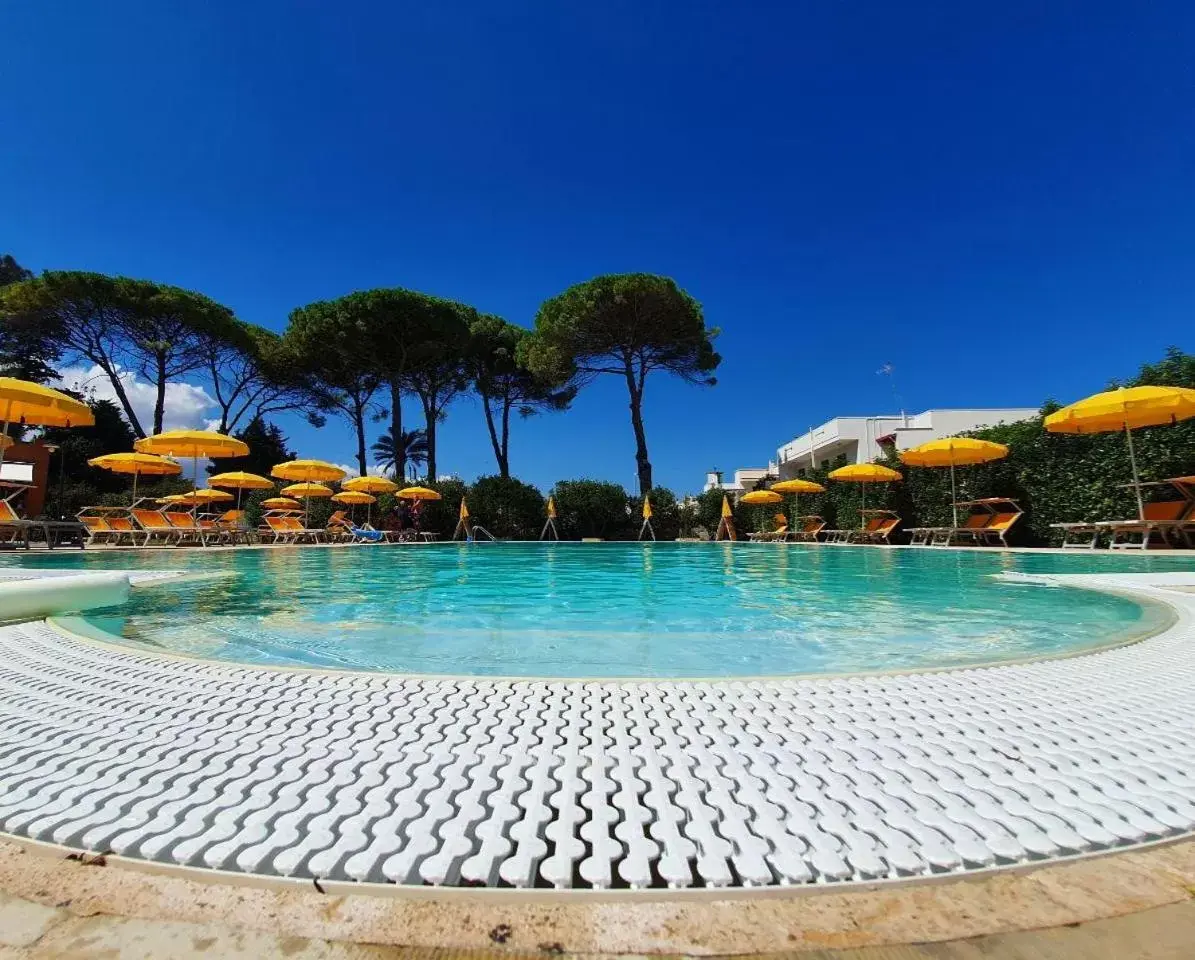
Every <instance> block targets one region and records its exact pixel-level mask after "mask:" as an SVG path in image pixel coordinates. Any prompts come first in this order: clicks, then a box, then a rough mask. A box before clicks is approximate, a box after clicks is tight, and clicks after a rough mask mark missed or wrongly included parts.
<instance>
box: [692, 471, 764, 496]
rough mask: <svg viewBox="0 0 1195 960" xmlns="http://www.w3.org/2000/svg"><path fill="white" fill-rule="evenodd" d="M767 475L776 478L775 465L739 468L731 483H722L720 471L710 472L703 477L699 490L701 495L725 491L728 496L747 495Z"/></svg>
mask: <svg viewBox="0 0 1195 960" xmlns="http://www.w3.org/2000/svg"><path fill="white" fill-rule="evenodd" d="M769 474H771V476H773V477H774V476H776V464H774V463H770V464H768V465H767V466H766V467H741V468H740V469H738V470H736V471H735V472H734V480H732V481H724V480H723V479H722V471H721V470H711V471H710V472H709V473H707V474H706V475H705V486H704V487H702V488H701V490H702V492H703V493H704V492H705V491H707V490H725V491H726V492H727V493H730V494H739V493H747V492H748V491H750V490H754V489H755V488H756V487H758V486H759V485H760V484H761V483H763V481H764V478H765V477H767V476H768V475H769Z"/></svg>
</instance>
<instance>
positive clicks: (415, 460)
mask: <svg viewBox="0 0 1195 960" xmlns="http://www.w3.org/2000/svg"><path fill="white" fill-rule="evenodd" d="M370 449H371V450H372V451H373V455H374V456H375V457H377V459H378V464H379V465H380V466H381V467H382V468H383V469H384V470H387V471H389V472H390V473H391V475H393V476H395V477H397V479H398V482H399V483H402V482H403V477H402V476H401V475H399V473H398V465H399V464H400V463H401V464H411V465H413V466H419V465H421V464H425V463H427V431H426V430H404V431H403V432H402V433H401V434H399V442H398V443H397V444H396V443H395V442H394V438H393V437H392V436H391V435H390V434H389V433H383V434H382V435H381V436H380V437H378V439H377V440H376V441H374V444H373V446H372V447H371V448H370Z"/></svg>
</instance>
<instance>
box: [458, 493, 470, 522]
mask: <svg viewBox="0 0 1195 960" xmlns="http://www.w3.org/2000/svg"><path fill="white" fill-rule="evenodd" d="M457 518H458V519H460V520H468V519H469V508H468V507H467V506H465V498H464V497H461V511H460V513H459V514H458V515H457Z"/></svg>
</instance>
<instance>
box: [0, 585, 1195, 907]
mask: <svg viewBox="0 0 1195 960" xmlns="http://www.w3.org/2000/svg"><path fill="white" fill-rule="evenodd" d="M1086 579H1088V580H1093V581H1094V580H1098V579H1099V578H1094V577H1093V578H1086ZM1174 596H1175V597H1177V598H1179V599H1176V601H1175V602H1176V603H1178V604H1181V603H1183V602H1189V601H1186V598H1182V597H1181V596H1180V595H1178V594H1175V595H1174ZM1192 639H1195V630H1193V628H1192V618H1191V614H1190V612H1189V610H1188V611H1186V612H1183V613H1182V615H1181V617H1180V621H1179V623H1178V624H1177V625H1176V626H1175V627H1174V628H1173V629H1171V630H1169V631H1168V632H1167V633H1165V634H1163V635H1161V636H1159V637H1155V638H1152V639H1150V640H1147V641H1144V642H1142V643H1139V644H1135V645H1132V646H1129V647H1122V648H1119V649H1115V650H1109V651H1105V652H1101V653H1096V654H1091V655H1087V656H1081V657H1074V658H1069V659H1063V660H1052V661H1043V662H1037V663H1029V664H1023V665H1017V666H1003V667H989V668H984V669H969V670H961V671H950V672H937V673H922V674H906V675H893V676H870V677H852V678H841V679H811V680H784V679H777V680H758V681H725V682H722V681H716V682H708V683H700V682H655V681H652V682H568V681H503V680H488V679H459V680H453V679H444V680H437V679H430V680H429V679H418V678H404V677H397V676H382V675H371V674H329V673H316V672H302V671H287V670H268V669H258V668H250V667H237V666H233V665H228V664H218V663H204V662H196V661H186V660H181V659H177V658H170V657H163V656H157V655H153V654H148V653H141V652H139V651H133V650H119V649H114V648H110V647H104V646H101V645H97V644H93V643H91V642H88V641H85V640H81V639H77V638H74V637H71V636H69V635H67V634H64V633H62V632H60V631H59V630H57V629H55V628H54V627H52V626H49V625H47V624H44V623H27V624H21V625H14V626H8V627H4V628H2V629H0V830H3V831H4V832H7V833H10V834H14V835H16V836H18V837H26V838H33V839H38V840H44V841H51V842H54V843H59V844H65V845H68V846H72V847H82V848H85V849H88V850H91V851H95V852H107V851H112V852H115V853H119V854H123V855H126V856H130V857H137V858H144V859H147V860H154V861H163V862H167V863H176V864H186V865H192V866H197V867H207V868H213V869H220V870H229V871H242V872H247V873H256V874H267V875H276V876H297V877H316V878H326V879H332V880H347V881H371V882H378V883H388V884H434V885H485V886H492V887H503V886H505V887H520V888H527V887H557V888H565V887H576V888H598V889H609V888H617V887H637V888H650V887H671V888H691V887H711V888H730V887H746V886H753V887H764V886H776V885H806V884H825V883H838V882H842V883H849V882H853V881H874V880H877V879H897V878H912V877H925V876H932V875H938V874H949V873H962V872H966V871H974V870H980V869H984V868H991V867H999V866H1011V865H1019V864H1026V863H1031V862H1036V861H1044V860H1049V859H1053V858H1060V857H1069V856H1074V855H1077V854H1084V853H1093V852H1100V851H1106V850H1110V849H1115V848H1121V847H1128V846H1132V845H1135V844H1142V843H1148V842H1151V841H1156V840H1161V839H1166V838H1173V837H1177V836H1180V835H1182V834H1186V833H1189V832H1192V831H1193V830H1195V737H1193V736H1192V730H1195V647H1193V646H1192V642H1191V641H1192Z"/></svg>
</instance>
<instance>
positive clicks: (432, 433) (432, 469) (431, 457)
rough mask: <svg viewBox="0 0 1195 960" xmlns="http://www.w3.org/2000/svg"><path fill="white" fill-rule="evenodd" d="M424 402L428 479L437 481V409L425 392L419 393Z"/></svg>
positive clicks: (432, 481)
mask: <svg viewBox="0 0 1195 960" xmlns="http://www.w3.org/2000/svg"><path fill="white" fill-rule="evenodd" d="M419 399H420V400H421V401H422V402H423V421H424V425H423V429H424V431H425V432H426V433H427V479H428V480H429V481H430V482H431V483H435V482H436V411H435V410H434V409H433V407H432V405H431V404H430V403H429V402H428V397H427V396H426V395H425V394H422V393H421V394H419Z"/></svg>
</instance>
